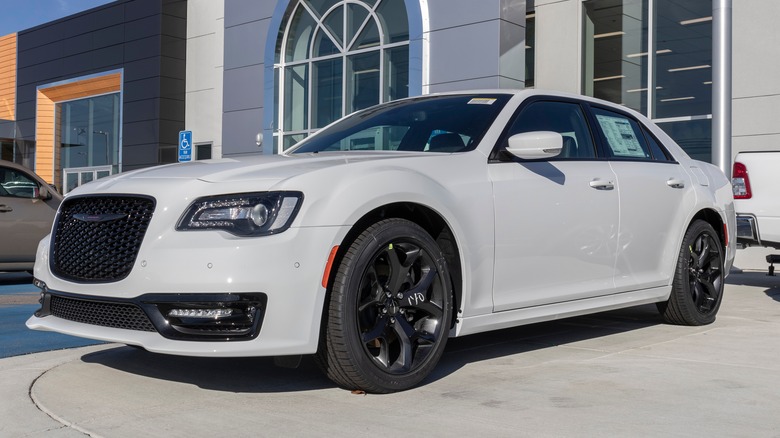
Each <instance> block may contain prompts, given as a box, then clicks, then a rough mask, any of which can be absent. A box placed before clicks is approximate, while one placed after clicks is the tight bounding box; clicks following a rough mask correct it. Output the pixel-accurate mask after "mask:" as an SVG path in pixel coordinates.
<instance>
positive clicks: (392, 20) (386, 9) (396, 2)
mask: <svg viewBox="0 0 780 438" xmlns="http://www.w3.org/2000/svg"><path fill="white" fill-rule="evenodd" d="M377 12H378V14H379V20H380V21H381V24H382V30H383V31H384V39H385V41H384V43H385V44H389V43H397V42H401V41H408V40H409V17H408V16H407V14H406V5H404V0H382V3H381V4H380V5H379V7H378V8H377Z"/></svg>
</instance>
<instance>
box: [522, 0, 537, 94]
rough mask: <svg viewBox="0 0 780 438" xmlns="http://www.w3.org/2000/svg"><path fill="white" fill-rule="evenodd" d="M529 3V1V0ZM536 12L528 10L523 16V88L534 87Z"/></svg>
mask: <svg viewBox="0 0 780 438" xmlns="http://www.w3.org/2000/svg"><path fill="white" fill-rule="evenodd" d="M529 3H530V2H529ZM535 50H536V13H534V12H533V11H530V12H528V13H527V14H526V16H525V88H533V87H534V76H535V75H536V69H535V66H534V63H535V62H536V51H535Z"/></svg>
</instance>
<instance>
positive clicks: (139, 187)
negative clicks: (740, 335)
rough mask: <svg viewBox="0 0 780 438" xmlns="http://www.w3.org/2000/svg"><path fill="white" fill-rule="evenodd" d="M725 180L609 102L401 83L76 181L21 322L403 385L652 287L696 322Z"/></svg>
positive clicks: (717, 279) (726, 260)
mask: <svg viewBox="0 0 780 438" xmlns="http://www.w3.org/2000/svg"><path fill="white" fill-rule="evenodd" d="M734 231H735V216H734V207H733V199H732V189H731V186H730V183H729V181H728V180H727V179H726V177H725V176H724V175H723V173H722V172H721V171H720V170H719V169H718V168H716V167H714V166H712V165H710V164H707V163H703V162H700V161H695V160H692V159H691V158H689V157H688V156H687V155H686V154H685V153H684V152H683V151H682V149H680V147H679V146H677V145H676V144H675V143H674V141H672V139H670V138H669V136H667V135H666V134H665V133H664V132H663V131H662V130H660V129H659V128H658V127H656V126H655V125H653V124H652V123H651V122H649V121H648V120H647V119H645V118H644V117H642V116H641V115H639V114H637V113H636V112H633V111H630V110H628V109H626V108H624V107H621V106H617V105H614V104H610V103H607V102H603V101H600V100H596V99H591V98H586V97H582V96H574V95H567V94H560V93H551V92H542V91H539V90H525V91H506V90H497V91H491V92H483V91H479V92H460V93H452V94H440V95H430V96H422V97H413V98H408V99H404V100H400V101H394V102H390V103H387V104H382V105H379V106H375V107H373V108H369V109H366V110H364V111H361V112H358V113H355V114H352V115H350V116H347V117H345V118H344V119H342V120H340V121H338V122H335V123H334V124H332V125H330V126H328V127H326V128H323V129H321V130H320V131H319V132H317V133H316V134H315V135H312V136H311V137H309V138H307V139H306V140H304V141H302V142H301V143H299V144H298V145H296V147H294V148H293V149H291V150H289V151H287V152H285V153H283V154H279V155H268V156H255V157H248V158H241V159H221V160H210V161H199V162H192V163H187V164H179V165H170V166H161V167H156V168H149V169H143V170H139V171H135V172H129V173H125V174H121V175H117V176H115V177H113V178H107V179H102V180H99V181H96V182H93V183H91V184H88V185H85V186H83V187H80V188H78V189H76V190H74V191H72V192H71V193H70V194H69V195H68V196H67V197H66V198H65V200H64V201H63V204H62V205H61V207H60V209H59V212H58V216H57V219H56V222H55V224H54V226H53V229H52V233H51V235H50V236H49V237H47V238H45V239H44V240H42V241H41V243H40V245H39V248H38V254H37V259H36V264H35V284H36V285H37V286H38V287H40V288H41V289H42V291H43V292H42V295H41V308H40V309H39V310H38V311H37V312H35V315H34V316H32V317H31V318H30V319H29V320H28V321H27V326H28V327H30V328H33V329H38V330H53V331H57V332H62V333H67V334H70V335H75V336H83V337H87V338H93V339H100V340H107V341H113V342H119V343H124V344H129V345H135V346H140V347H142V348H144V349H146V350H149V351H153V352H158V353H167V354H177V355H191V356H221V357H236V356H275V357H280V359H281V362H282V363H286V364H294V363H295V362H296V360H297V359H298V358H299V357H300V356H301V355H308V354H315V355H316V356H317V359H318V361H317V362H318V363H320V364H321V366H322V369H323V371H324V372H325V373H326V374H327V375H328V377H330V378H331V379H332V380H333V381H334V382H336V383H337V384H338V385H339V386H342V387H344V388H350V389H363V390H366V391H370V392H379V393H381V392H392V391H398V390H403V389H407V388H410V387H412V386H415V385H417V384H419V383H420V382H421V381H422V380H423V379H425V378H426V376H427V375H428V374H429V373H430V372H431V370H432V369H433V368H434V366H435V365H436V363H437V362H438V360H439V359H440V357H441V355H442V353H443V351H444V346H445V343H446V341H447V338H448V337H455V336H463V335H468V334H471V333H477V332H484V331H487V330H495V329H501V328H505V327H511V326H516V325H520V324H528V323H533V322H538V321H545V320H550V319H557V318H561V317H566V316H573V315H581V314H586V313H593V312H600V311H604V310H610V309H616V308H621V307H627V306H635V305H640V304H646V303H657V304H658V308H659V310H660V313H661V317H662V318H663V320H665V321H667V322H670V323H673V324H686V325H700V324H708V323H711V322H712V321H713V320H714V319H715V315H716V313H717V311H718V308H719V306H720V303H721V299H722V295H723V286H724V279H725V277H726V275H727V273H728V271H729V268H730V267H731V264H732V262H733V258H734V248H735V247H734V243H735V239H734Z"/></svg>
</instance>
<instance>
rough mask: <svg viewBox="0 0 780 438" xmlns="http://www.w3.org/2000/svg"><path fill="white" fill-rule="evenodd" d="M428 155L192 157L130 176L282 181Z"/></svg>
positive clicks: (414, 153) (367, 154)
mask: <svg viewBox="0 0 780 438" xmlns="http://www.w3.org/2000/svg"><path fill="white" fill-rule="evenodd" d="M421 155H430V154H428V153H420V152H409V153H407V152H392V151H390V152H381V151H379V152H346V153H345V152H325V153H312V154H300V155H259V156H251V157H242V158H224V159H219V160H206V161H195V162H191V163H186V164H175V165H170V166H161V167H155V168H150V169H144V170H140V171H137V172H134V173H133V174H131V175H130V176H129V177H130V178H132V179H149V178H152V179H158V178H185V179H198V180H201V181H205V182H212V183H221V182H241V181H258V180H266V181H282V180H285V179H288V178H291V177H294V176H297V175H302V174H305V173H309V172H315V171H318V170H322V169H326V168H331V167H336V166H345V165H348V164H354V163H362V162H366V161H377V160H388V159H398V158H405V157H410V156H421Z"/></svg>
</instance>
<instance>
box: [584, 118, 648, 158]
mask: <svg viewBox="0 0 780 438" xmlns="http://www.w3.org/2000/svg"><path fill="white" fill-rule="evenodd" d="M593 114H594V115H595V116H596V121H597V122H598V125H599V129H601V134H602V135H603V138H604V141H605V142H606V146H607V149H608V150H609V152H610V154H611V155H612V157H615V158H627V159H634V160H652V155H651V154H650V149H649V148H648V145H647V143H646V141H645V136H644V135H643V134H642V130H641V128H640V127H639V123H637V122H636V121H635V120H634V119H631V118H629V117H626V116H624V115H622V114H619V113H615V112H612V111H607V110H604V109H601V108H593Z"/></svg>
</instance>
